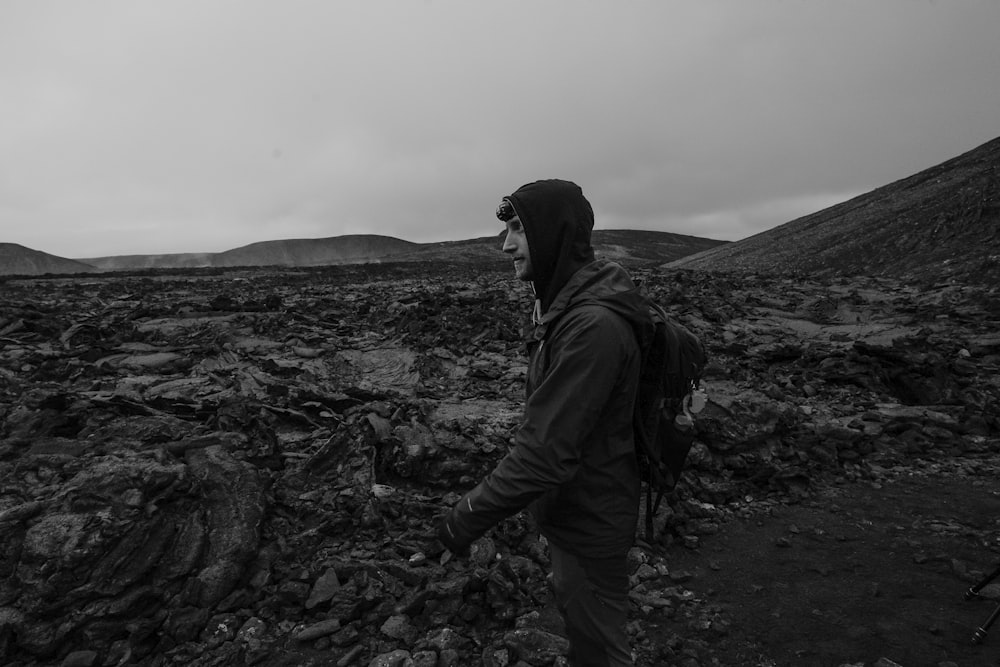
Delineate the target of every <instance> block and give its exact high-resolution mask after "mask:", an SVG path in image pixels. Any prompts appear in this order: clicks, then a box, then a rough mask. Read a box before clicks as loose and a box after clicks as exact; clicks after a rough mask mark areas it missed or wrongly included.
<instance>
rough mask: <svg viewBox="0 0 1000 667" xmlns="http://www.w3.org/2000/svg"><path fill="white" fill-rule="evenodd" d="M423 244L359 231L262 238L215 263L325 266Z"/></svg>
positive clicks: (385, 255)
mask: <svg viewBox="0 0 1000 667" xmlns="http://www.w3.org/2000/svg"><path fill="white" fill-rule="evenodd" d="M417 247H419V244H417V243H411V242H410V241H403V240H401V239H397V238H393V237H391V236H379V235H376V234H357V235H348V236H334V237H329V238H323V239H288V240H284V241H262V242H260V243H251V244H250V245H246V246H243V247H240V248H234V249H233V250H227V251H225V252H220V253H218V254H216V255H214V256H212V260H211V261H212V266H274V265H280V266H323V265H327V264H356V263H360V262H373V261H381V260H385V259H386V258H389V257H393V256H395V255H400V254H403V253H406V252H409V251H412V250H413V249H414V248H417Z"/></svg>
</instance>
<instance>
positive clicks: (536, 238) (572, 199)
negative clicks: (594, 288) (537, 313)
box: [505, 179, 594, 313]
mask: <svg viewBox="0 0 1000 667" xmlns="http://www.w3.org/2000/svg"><path fill="white" fill-rule="evenodd" d="M505 199H506V200H508V201H509V202H510V203H511V205H512V206H513V207H514V211H515V212H516V213H517V216H518V217H519V218H520V219H521V225H522V226H523V227H524V234H525V236H526V237H527V240H528V251H529V252H530V253H531V266H532V269H533V270H534V280H533V282H534V285H535V295H536V296H537V297H538V299H539V300H540V301H541V308H542V312H543V313H544V312H545V311H546V310H548V309H549V306H550V305H551V304H552V300H553V299H555V297H556V295H557V294H558V293H559V290H561V289H562V288H563V286H564V285H565V284H566V282H567V281H568V280H569V279H570V277H571V276H572V275H573V274H574V273H576V272H577V271H578V270H579V269H580V268H582V267H583V266H586V265H587V264H589V263H591V262H593V261H594V249H593V247H591V245H590V233H591V232H592V231H593V229H594V209H593V208H591V206H590V202H588V201H587V199H586V197H584V196H583V190H581V189H580V186H579V185H577V184H576V183H572V182H570V181H561V180H558V179H549V180H544V181H535V182H534V183H528V184H527V185H522V186H521V187H519V188H518V189H517V190H515V191H514V193H513V194H512V195H510V196H508V197H505Z"/></svg>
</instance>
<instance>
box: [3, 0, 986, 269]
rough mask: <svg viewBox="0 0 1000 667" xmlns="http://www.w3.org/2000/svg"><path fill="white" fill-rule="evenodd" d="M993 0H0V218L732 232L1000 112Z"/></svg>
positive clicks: (167, 245) (234, 229) (255, 234)
mask: <svg viewBox="0 0 1000 667" xmlns="http://www.w3.org/2000/svg"><path fill="white" fill-rule="evenodd" d="M998 27H1000V2H998V1H997V0H877V1H876V0H753V1H750V0H731V1H724V0H675V1H669V0H649V1H641V0H608V1H606V2H602V1H596V0H594V1H590V0H582V1H581V0H525V1H520V2H519V1H516V0H503V1H500V0H496V1H487V0H482V1H480V0H476V1H472V0H447V1H445V0H396V1H392V0H363V1H362V0H358V1H356V2H348V1H342V2H341V1H335V0H315V1H310V0H281V1H279V0H269V1H267V2H265V1H263V0H261V1H251V0H191V1H185V0H120V1H102V0H89V1H87V2H78V1H76V0H65V1H62V2H51V1H46V0H3V2H2V3H0V242H10V243H19V244H21V245H24V246H28V247H30V248H34V249H36V250H42V251H45V252H49V253H52V254H55V255H60V256H64V257H78V258H81V257H96V256H103V255H120V254H156V253H172V252H217V251H222V250H227V249H230V248H234V247H238V246H242V245H246V244H248V243H254V242H257V241H266V240H273V239H290V238H322V237H329V236H340V235H343V234H360V233H375V234H385V235H390V236H396V237H399V238H403V239H406V240H409V241H417V242H429V241H442V240H455V239H466V238H473V237H476V236H483V235H487V234H493V233H497V232H499V223H498V222H497V221H496V219H495V217H494V216H493V211H494V209H495V207H496V204H497V202H498V200H499V198H500V197H501V196H503V195H505V194H509V193H510V192H512V191H513V190H515V189H516V188H517V187H519V186H520V185H522V184H524V183H526V182H528V181H533V180H536V179H539V178H565V179H569V180H573V181H576V182H577V183H579V184H580V185H581V186H582V187H583V189H584V192H585V194H586V195H587V196H588V198H589V199H590V200H591V202H592V204H593V206H594V209H595V211H596V215H597V227H598V228H603V229H623V228H631V229H656V230H662V231H670V232H678V233H683V234H691V235H694V236H702V237H708V238H714V239H723V240H730V241H734V240H739V239H741V238H745V237H747V236H750V235H752V234H755V233H757V232H760V231H763V230H766V229H769V228H772V227H774V226H777V225H779V224H782V223H785V222H788V221H789V220H792V219H795V218H797V217H799V216H801V215H805V214H808V213H812V212H814V211H817V210H821V209H823V208H826V207H827V206H830V205H832V204H835V203H837V202H840V201H844V200H846V199H849V198H851V197H853V196H855V195H858V194H861V193H862V192H867V191H870V190H872V189H874V188H876V187H879V186H881V185H885V184H887V183H890V182H892V181H895V180H897V179H900V178H903V177H906V176H909V175H910V174H912V173H915V172H917V171H920V170H922V169H925V168H927V167H931V166H933V165H935V164H938V163H940V162H942V161H944V160H947V159H949V158H952V157H955V156H957V155H959V154H961V153H963V152H965V151H968V150H971V149H973V148H975V147H977V146H979V145H980V144H982V143H985V142H986V141H988V140H990V139H993V138H995V137H997V136H1000V38H998V32H997V31H998Z"/></svg>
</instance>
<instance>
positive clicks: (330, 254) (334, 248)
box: [0, 230, 727, 275]
mask: <svg viewBox="0 0 1000 667" xmlns="http://www.w3.org/2000/svg"><path fill="white" fill-rule="evenodd" d="M593 243H594V248H595V251H596V253H597V254H598V256H602V257H606V258H609V259H614V260H617V261H620V262H622V263H624V264H633V265H634V264H640V265H659V264H663V263H665V262H670V261H673V260H675V259H678V258H680V257H683V256H685V255H689V254H692V253H697V252H701V251H703V250H706V249H708V248H713V247H715V246H717V245H720V244H724V243H727V241H717V240H714V239H703V238H699V237H696V236H687V235H683V234H673V233H671V232H656V231H632V230H595V231H594V233H593ZM501 244H502V239H501V237H500V236H499V235H496V236H484V237H480V238H474V239H465V240H461V241H442V242H437V243H413V242H410V241H404V240H401V239H398V238H394V237H391V236H380V235H377V234H356V235H345V236H334V237H329V238H320V239H286V240H280V241H262V242H259V243H251V244H250V245H246V246H241V247H239V248H233V249H232V250H226V251H224V252H218V253H177V254H163V255H117V256H110V257H93V258H88V259H79V260H70V259H65V258H60V257H55V256H54V255H46V254H45V253H42V252H39V251H37V250H31V249H28V248H24V247H23V246H16V247H17V248H21V250H22V252H21V253H20V254H23V255H25V257H20V256H19V253H16V252H12V253H11V254H10V258H9V261H4V260H3V258H2V257H0V275H42V274H45V273H84V272H94V271H102V272H103V271H136V270H146V269H196V268H219V267H224V268H228V267H244V266H246V267H252V266H326V265H333V264H360V263H378V262H428V261H440V262H506V259H505V258H504V256H503V253H502V252H501V249H500V247H501ZM10 245H13V244H10ZM26 258H31V259H30V261H29V260H28V259H26ZM41 258H49V259H48V260H47V261H42V259H41Z"/></svg>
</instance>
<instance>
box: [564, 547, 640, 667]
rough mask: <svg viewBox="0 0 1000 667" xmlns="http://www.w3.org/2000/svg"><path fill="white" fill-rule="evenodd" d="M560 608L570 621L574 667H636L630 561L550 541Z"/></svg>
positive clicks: (569, 631) (565, 619)
mask: <svg viewBox="0 0 1000 667" xmlns="http://www.w3.org/2000/svg"><path fill="white" fill-rule="evenodd" d="M549 549H550V555H551V558H552V582H553V585H554V587H555V594H556V606H557V607H558V608H559V612H560V613H561V614H562V617H563V620H564V621H565V622H566V634H567V635H568V637H569V645H570V648H569V664H570V665H571V666H572V667H632V664H633V663H632V653H631V651H630V650H629V644H628V635H627V634H626V633H625V623H626V621H627V620H628V561H627V559H626V557H625V556H621V557H620V558H601V559H594V558H579V557H577V556H573V555H572V554H569V553H566V552H565V551H563V550H562V549H559V548H558V547H556V546H555V545H552V544H551V543H550V544H549Z"/></svg>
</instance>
